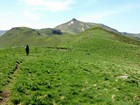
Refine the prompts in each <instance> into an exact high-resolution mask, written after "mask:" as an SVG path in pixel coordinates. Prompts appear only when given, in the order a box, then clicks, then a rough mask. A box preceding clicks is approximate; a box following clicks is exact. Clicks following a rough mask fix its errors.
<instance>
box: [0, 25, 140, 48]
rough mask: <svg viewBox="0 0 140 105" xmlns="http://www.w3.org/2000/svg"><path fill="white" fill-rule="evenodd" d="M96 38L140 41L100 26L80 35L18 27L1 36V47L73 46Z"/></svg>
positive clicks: (134, 42)
mask: <svg viewBox="0 0 140 105" xmlns="http://www.w3.org/2000/svg"><path fill="white" fill-rule="evenodd" d="M94 38H107V39H110V40H114V41H122V42H125V43H132V44H136V45H137V44H138V45H139V43H140V42H139V41H136V40H133V39H130V38H127V37H125V36H122V35H121V34H117V33H114V32H112V31H108V30H105V29H103V28H101V27H98V26H96V27H94V28H91V29H88V30H86V31H85V32H83V33H81V34H79V35H73V34H65V33H62V32H61V31H60V30H55V29H40V30H34V29H30V28H26V27H17V28H13V29H11V30H10V31H8V32H7V33H5V34H4V35H3V36H1V37H0V47H21V46H25V45H27V44H29V45H31V46H45V47H59V46H60V47H67V46H69V47H71V46H75V44H79V42H80V41H82V42H84V41H87V39H89V40H92V39H94ZM74 43H75V44H74Z"/></svg>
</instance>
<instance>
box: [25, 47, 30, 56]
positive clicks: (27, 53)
mask: <svg viewBox="0 0 140 105" xmlns="http://www.w3.org/2000/svg"><path fill="white" fill-rule="evenodd" d="M25 50H26V55H27V56H28V55H29V45H26V47H25Z"/></svg>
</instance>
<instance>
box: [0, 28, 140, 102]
mask: <svg viewBox="0 0 140 105" xmlns="http://www.w3.org/2000/svg"><path fill="white" fill-rule="evenodd" d="M53 37H54V38H55V40H58V39H59V40H60V37H59V36H57V37H55V36H53ZM49 38H50V42H51V40H53V41H54V38H52V37H49ZM64 39H68V40H69V42H68V41H61V42H63V43H62V45H63V46H62V47H64V46H65V47H68V46H70V48H71V49H57V48H45V47H31V53H30V56H29V57H26V56H25V52H24V48H12V49H0V53H1V54H0V59H2V60H1V63H0V64H1V65H0V66H1V67H0V68H1V69H0V73H1V74H0V75H1V76H0V80H1V81H0V89H1V90H2V91H5V89H6V90H7V89H9V90H10V92H11V93H10V96H9V97H8V100H7V101H6V102H7V103H8V104H10V103H21V104H36V105H37V104H42V105H43V104H44V105H45V104H47V105H49V104H54V105H55V104H56V105H60V104H62V105H67V104H68V105H73V104H81V105H85V104H86V105H91V104H97V105H135V104H136V105H137V104H140V95H139V87H140V71H139V70H140V59H139V58H140V45H139V42H136V41H133V40H131V39H129V38H128V39H127V38H125V37H123V36H118V35H116V34H115V35H114V34H113V33H110V32H108V31H104V30H101V29H100V28H96V29H94V31H93V29H91V30H88V31H86V32H85V33H83V34H82V35H79V36H73V37H72V38H71V37H70V36H69V37H68V36H67V37H65V38H64ZM47 40H48V39H47ZM61 40H63V39H61ZM70 40H71V41H70ZM64 42H65V44H64ZM124 42H125V43H124ZM128 43H129V44H128ZM132 43H133V44H132ZM56 46H57V45H56ZM59 46H61V44H59ZM16 60H17V61H19V62H20V61H22V63H21V64H20V67H19V69H18V70H17V71H14V72H11V71H12V70H13V68H14V65H15V61H16ZM121 76H128V78H126V79H124V78H121ZM3 78H4V79H3Z"/></svg>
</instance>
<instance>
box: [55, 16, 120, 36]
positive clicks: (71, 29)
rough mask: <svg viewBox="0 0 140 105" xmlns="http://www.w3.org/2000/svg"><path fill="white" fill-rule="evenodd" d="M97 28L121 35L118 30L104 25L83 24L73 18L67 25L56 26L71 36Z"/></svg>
mask: <svg viewBox="0 0 140 105" xmlns="http://www.w3.org/2000/svg"><path fill="white" fill-rule="evenodd" d="M96 26H98V27H101V28H103V29H105V30H108V31H111V32H115V33H119V32H118V31H117V30H115V29H113V28H110V27H108V26H106V25H104V24H98V23H89V22H82V21H79V20H77V19H75V18H73V19H72V20H70V21H68V22H66V23H63V24H61V25H58V26H56V27H55V29H59V30H61V31H62V32H66V33H71V34H80V33H81V32H84V31H85V30H87V29H89V28H92V27H96Z"/></svg>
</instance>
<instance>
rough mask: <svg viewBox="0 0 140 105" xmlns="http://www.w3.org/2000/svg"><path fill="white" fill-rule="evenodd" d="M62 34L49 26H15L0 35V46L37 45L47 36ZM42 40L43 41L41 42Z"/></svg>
mask: <svg viewBox="0 0 140 105" xmlns="http://www.w3.org/2000/svg"><path fill="white" fill-rule="evenodd" d="M62 34H63V33H62V32H61V31H60V30H56V29H50V28H46V29H38V30H36V29H31V28H28V27H15V28H12V29H11V30H9V31H7V32H6V33H5V34H3V36H1V37H0V47H17V46H25V45H26V44H30V45H34V46H39V45H40V43H41V45H43V44H45V42H46V41H45V39H46V38H47V37H49V36H51V35H62ZM42 40H44V41H43V42H42ZM48 40H49V39H48ZM54 40H55V39H54Z"/></svg>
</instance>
